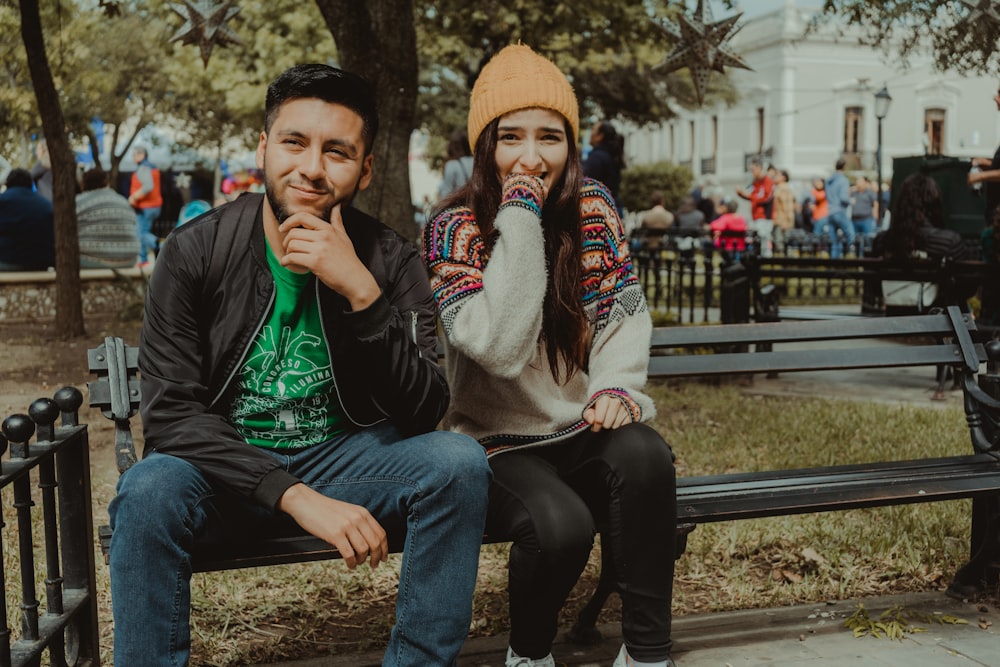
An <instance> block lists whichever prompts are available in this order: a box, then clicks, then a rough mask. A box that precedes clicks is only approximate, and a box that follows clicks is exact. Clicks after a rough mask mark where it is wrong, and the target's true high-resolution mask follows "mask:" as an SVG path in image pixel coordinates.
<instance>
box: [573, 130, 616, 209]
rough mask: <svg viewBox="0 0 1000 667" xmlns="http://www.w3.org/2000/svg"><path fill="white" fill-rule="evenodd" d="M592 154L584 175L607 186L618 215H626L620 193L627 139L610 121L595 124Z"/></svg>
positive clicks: (591, 134)
mask: <svg viewBox="0 0 1000 667" xmlns="http://www.w3.org/2000/svg"><path fill="white" fill-rule="evenodd" d="M590 146H591V150H590V153H589V154H588V155H587V159H586V160H584V161H583V174H584V176H587V177H588V178H593V179H596V180H598V181H600V182H601V183H603V184H604V185H606V186H607V188H608V191H610V192H611V196H612V197H613V198H614V200H615V208H616V209H617V210H618V215H619V216H621V215H622V214H623V213H624V208H623V207H622V203H621V200H620V199H619V191H620V190H621V185H622V170H623V169H624V168H625V137H623V136H622V135H620V134H618V131H617V130H616V129H615V126H614V125H612V124H611V121H609V120H602V121H600V122H597V123H594V126H593V127H592V128H591V129H590Z"/></svg>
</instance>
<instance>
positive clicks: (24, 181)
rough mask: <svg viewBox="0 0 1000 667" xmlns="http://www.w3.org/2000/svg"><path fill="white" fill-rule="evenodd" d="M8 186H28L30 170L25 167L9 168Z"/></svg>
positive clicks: (29, 184) (29, 185) (29, 183)
mask: <svg viewBox="0 0 1000 667" xmlns="http://www.w3.org/2000/svg"><path fill="white" fill-rule="evenodd" d="M7 187H8V188H30V187H31V172H30V171H28V170H27V169H20V168H18V169H11V170H10V173H9V174H7Z"/></svg>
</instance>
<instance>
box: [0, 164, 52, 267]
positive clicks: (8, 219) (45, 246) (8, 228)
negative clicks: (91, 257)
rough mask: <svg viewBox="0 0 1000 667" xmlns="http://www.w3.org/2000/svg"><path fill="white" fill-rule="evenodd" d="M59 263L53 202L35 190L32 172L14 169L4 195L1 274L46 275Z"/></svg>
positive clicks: (0, 227) (1, 199)
mask: <svg viewBox="0 0 1000 667" xmlns="http://www.w3.org/2000/svg"><path fill="white" fill-rule="evenodd" d="M55 263H56V237H55V228H54V226H53V222H52V202H50V201H49V200H48V199H46V198H45V197H43V196H42V195H40V194H38V193H37V192H35V191H34V190H33V189H32V183H31V172H30V171H28V170H27V169H11V170H10V173H9V174H7V189H6V190H5V191H4V192H3V194H0V271H45V270H46V269H48V268H49V267H50V266H55Z"/></svg>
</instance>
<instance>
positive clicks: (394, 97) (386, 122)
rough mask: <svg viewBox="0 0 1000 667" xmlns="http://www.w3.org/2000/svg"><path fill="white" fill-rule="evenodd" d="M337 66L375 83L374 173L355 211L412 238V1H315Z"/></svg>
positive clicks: (414, 95)
mask: <svg viewBox="0 0 1000 667" xmlns="http://www.w3.org/2000/svg"><path fill="white" fill-rule="evenodd" d="M316 5H317V6H318V7H319V10H320V12H321V13H322V14H323V18H324V19H325V21H326V25H327V27H328V28H329V29H330V33H331V34H332V35H333V39H334V41H335V42H336V43H337V53H338V56H339V58H340V65H341V67H343V68H344V69H345V70H349V71H351V72H356V73H358V74H361V75H362V76H364V77H366V78H367V79H368V80H369V81H371V82H372V83H373V84H374V85H375V89H376V91H377V95H378V104H379V133H378V136H377V137H376V139H375V146H374V148H373V153H374V155H375V167H374V170H375V174H374V177H373V179H372V183H371V185H370V186H369V188H368V190H366V191H365V192H363V193H361V195H359V197H358V200H357V202H356V203H357V206H358V208H360V209H362V210H364V211H366V212H368V213H369V214H371V215H373V216H375V217H376V218H378V219H379V220H381V221H382V222H384V223H385V224H387V225H389V226H390V227H392V228H393V229H395V230H396V231H398V232H399V233H400V234H402V235H403V236H405V237H406V238H408V239H415V238H416V235H417V227H416V224H415V222H414V219H413V200H412V198H411V195H410V164H409V154H410V135H411V134H412V132H413V125H414V119H415V114H416V106H417V34H416V28H415V27H414V21H413V2H412V0H372V1H370V2H365V3H358V2H356V0H316Z"/></svg>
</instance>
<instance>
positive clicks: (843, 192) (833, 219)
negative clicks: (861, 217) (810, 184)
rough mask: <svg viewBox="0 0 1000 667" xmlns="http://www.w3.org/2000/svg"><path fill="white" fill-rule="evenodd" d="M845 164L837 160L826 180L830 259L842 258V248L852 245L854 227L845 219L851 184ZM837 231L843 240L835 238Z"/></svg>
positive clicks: (849, 220) (849, 200)
mask: <svg viewBox="0 0 1000 667" xmlns="http://www.w3.org/2000/svg"><path fill="white" fill-rule="evenodd" d="M846 166H847V162H846V161H845V160H844V158H840V159H838V160H837V162H836V164H835V165H834V172H833V174H832V175H831V176H830V178H828V179H826V183H825V185H824V187H825V189H826V205H827V218H826V221H827V232H828V233H829V235H830V257H831V258H832V259H839V258H841V257H843V256H844V248H845V247H848V248H849V247H851V246H852V245H853V244H854V225H853V224H851V219H850V218H849V217H847V208H848V207H849V206H850V205H851V183H850V181H848V180H847V176H846V175H845V174H844V167H846ZM837 230H840V231H841V232H843V234H844V238H843V240H839V239H838V238H837Z"/></svg>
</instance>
